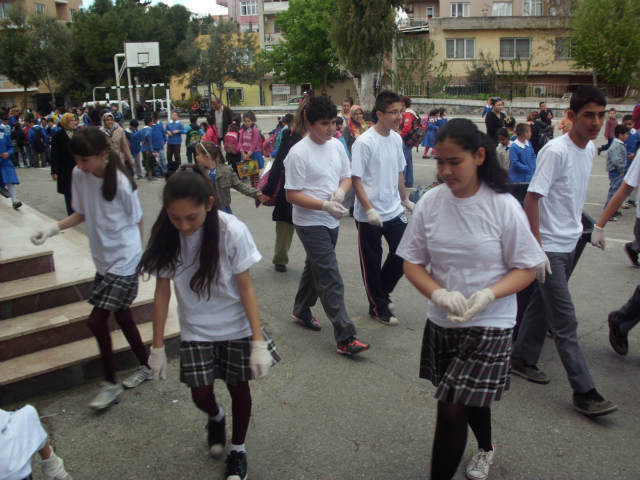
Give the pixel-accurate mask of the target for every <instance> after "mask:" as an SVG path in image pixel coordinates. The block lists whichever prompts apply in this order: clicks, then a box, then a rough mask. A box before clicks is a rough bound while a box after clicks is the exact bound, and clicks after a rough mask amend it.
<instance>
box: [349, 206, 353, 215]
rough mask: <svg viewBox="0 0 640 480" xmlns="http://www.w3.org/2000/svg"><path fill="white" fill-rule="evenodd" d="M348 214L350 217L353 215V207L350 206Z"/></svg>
mask: <svg viewBox="0 0 640 480" xmlns="http://www.w3.org/2000/svg"><path fill="white" fill-rule="evenodd" d="M349 216H350V217H353V207H351V208H350V209H349Z"/></svg>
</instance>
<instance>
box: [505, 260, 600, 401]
mask: <svg viewBox="0 0 640 480" xmlns="http://www.w3.org/2000/svg"><path fill="white" fill-rule="evenodd" d="M547 257H549V262H550V263H551V270H552V272H553V273H551V274H549V273H547V276H546V281H545V282H544V283H540V282H538V284H537V285H536V286H535V288H534V290H533V294H532V295H531V299H530V300H529V306H528V307H527V310H526V311H525V313H524V318H523V319H522V325H521V326H520V332H519V333H518V339H517V340H516V343H515V345H514V347H513V352H512V356H513V357H514V358H519V359H521V360H522V361H523V362H524V363H526V364H528V365H536V364H537V363H538V360H539V359H540V353H541V352H542V347H543V345H544V339H545V334H546V333H547V330H548V329H549V327H551V331H552V332H553V339H554V341H555V342H556V348H557V350H558V354H559V355H560V360H561V361H562V365H563V366H564V369H565V370H566V372H567V378H568V379H569V383H570V384H571V388H573V390H574V392H577V393H586V392H588V391H589V390H591V389H592V388H595V386H596V385H595V382H594V381H593V378H591V374H590V373H589V368H588V367H587V361H586V359H585V358H584V355H583V353H582V350H581V349H580V344H579V343H578V333H577V331H578V319H577V318H576V311H575V307H574V306H573V300H571V293H570V292H569V277H570V276H571V270H572V268H573V267H572V266H573V257H574V253H573V252H571V253H552V252H547Z"/></svg>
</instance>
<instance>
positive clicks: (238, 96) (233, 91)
mask: <svg viewBox="0 0 640 480" xmlns="http://www.w3.org/2000/svg"><path fill="white" fill-rule="evenodd" d="M234 97H235V98H234ZM232 99H233V100H237V101H238V102H244V89H243V88H242V87H235V88H227V101H228V103H231V100H232ZM234 103H235V102H234Z"/></svg>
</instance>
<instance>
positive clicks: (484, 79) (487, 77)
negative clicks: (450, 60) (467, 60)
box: [464, 50, 498, 93]
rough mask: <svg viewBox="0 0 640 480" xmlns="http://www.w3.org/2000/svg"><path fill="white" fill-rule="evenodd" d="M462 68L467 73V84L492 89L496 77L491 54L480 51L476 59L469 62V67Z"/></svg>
mask: <svg viewBox="0 0 640 480" xmlns="http://www.w3.org/2000/svg"><path fill="white" fill-rule="evenodd" d="M464 68H465V70H466V71H467V81H468V82H470V83H478V84H480V83H482V84H487V85H489V88H490V89H493V86H494V84H495V83H496V80H497V78H498V77H497V73H496V70H495V67H494V63H493V57H492V56H491V53H487V54H485V53H484V52H483V51H482V50H480V53H479V54H478V58H476V59H474V60H472V61H471V66H469V65H465V67H464ZM487 93H488V92H487Z"/></svg>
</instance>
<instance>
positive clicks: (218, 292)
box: [158, 212, 262, 342]
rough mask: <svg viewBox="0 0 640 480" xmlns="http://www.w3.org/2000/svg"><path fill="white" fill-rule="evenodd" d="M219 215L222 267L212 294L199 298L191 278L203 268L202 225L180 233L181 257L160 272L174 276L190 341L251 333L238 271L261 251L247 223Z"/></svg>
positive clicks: (182, 329)
mask: <svg viewBox="0 0 640 480" xmlns="http://www.w3.org/2000/svg"><path fill="white" fill-rule="evenodd" d="M218 216H219V218H220V238H219V242H218V248H219V249H220V267H219V268H220V271H219V276H218V279H217V284H214V286H212V289H211V298H207V296H206V295H204V296H201V297H200V298H198V295H197V294H196V293H195V292H194V291H193V290H191V287H190V286H189V282H191V278H192V277H193V275H194V274H195V273H196V272H197V271H198V269H199V268H200V259H199V256H198V254H199V251H200V245H201V243H202V232H203V229H202V228H200V229H199V230H198V231H197V232H196V233H194V234H193V235H191V236H189V237H187V236H185V235H183V234H182V233H180V258H179V259H178V261H177V263H176V265H178V266H177V267H176V270H175V271H163V272H159V273H158V276H159V277H162V278H172V279H173V284H174V287H175V291H176V298H177V299H178V318H179V320H180V333H181V336H182V340H184V341H188V342H222V341H226V340H238V339H240V338H245V337H248V336H250V335H251V325H250V324H249V318H248V317H247V313H246V312H245V310H244V306H243V305H242V300H241V299H240V293H239V291H238V283H237V282H236V277H235V275H237V274H239V273H242V272H244V271H246V270H248V269H249V268H250V267H251V266H253V265H255V264H256V263H258V262H259V261H260V259H261V258H262V255H260V252H259V251H258V248H257V247H256V244H255V243H254V241H253V237H252V236H251V233H250V232H249V229H248V228H247V226H246V225H245V224H244V223H242V222H241V221H240V220H238V219H237V218H236V217H234V216H233V215H229V214H227V213H224V212H218Z"/></svg>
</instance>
